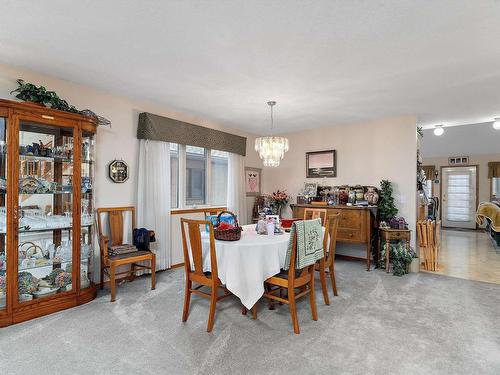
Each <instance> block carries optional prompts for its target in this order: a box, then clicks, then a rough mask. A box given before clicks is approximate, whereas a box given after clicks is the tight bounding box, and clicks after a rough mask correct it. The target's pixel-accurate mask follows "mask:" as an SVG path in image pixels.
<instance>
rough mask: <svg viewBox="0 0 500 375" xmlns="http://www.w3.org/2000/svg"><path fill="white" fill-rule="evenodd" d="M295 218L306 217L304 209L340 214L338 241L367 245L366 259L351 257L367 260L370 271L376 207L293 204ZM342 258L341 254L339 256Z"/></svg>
mask: <svg viewBox="0 0 500 375" xmlns="http://www.w3.org/2000/svg"><path fill="white" fill-rule="evenodd" d="M290 207H291V208H292V211H293V217H296V218H302V217H304V208H306V207H309V208H326V209H327V210H328V212H331V213H332V214H335V213H338V212H339V213H340V222H339V227H338V230H337V241H338V242H347V243H359V244H366V257H364V258H358V257H350V258H356V259H364V260H366V270H367V271H369V270H370V263H371V249H372V232H373V223H374V219H375V217H374V215H373V214H372V211H374V210H376V207H357V206H320V205H311V204H291V205H290ZM339 256H340V254H339Z"/></svg>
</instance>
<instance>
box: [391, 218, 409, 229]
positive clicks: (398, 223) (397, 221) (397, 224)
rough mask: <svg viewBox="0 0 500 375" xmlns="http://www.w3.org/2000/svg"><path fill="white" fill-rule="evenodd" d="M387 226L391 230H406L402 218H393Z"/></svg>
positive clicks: (406, 226) (406, 225)
mask: <svg viewBox="0 0 500 375" xmlns="http://www.w3.org/2000/svg"><path fill="white" fill-rule="evenodd" d="M389 225H390V227H391V228H392V229H408V223H407V222H406V220H405V218H404V217H394V218H392V219H391V220H390V222H389Z"/></svg>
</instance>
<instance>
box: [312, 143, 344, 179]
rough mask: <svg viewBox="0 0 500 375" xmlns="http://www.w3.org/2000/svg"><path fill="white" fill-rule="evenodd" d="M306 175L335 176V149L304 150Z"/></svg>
mask: <svg viewBox="0 0 500 375" xmlns="http://www.w3.org/2000/svg"><path fill="white" fill-rule="evenodd" d="M306 177H307V178H319V177H337V150H328V151H314V152H306Z"/></svg>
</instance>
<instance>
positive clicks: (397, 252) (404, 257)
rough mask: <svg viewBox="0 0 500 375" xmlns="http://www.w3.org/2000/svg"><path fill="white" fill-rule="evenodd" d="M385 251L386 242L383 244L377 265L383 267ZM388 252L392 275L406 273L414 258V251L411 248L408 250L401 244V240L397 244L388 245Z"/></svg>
mask: <svg viewBox="0 0 500 375" xmlns="http://www.w3.org/2000/svg"><path fill="white" fill-rule="evenodd" d="M386 251H387V244H384V247H383V249H382V252H381V256H380V260H379V267H380V268H385V252H386ZM390 251H391V252H390V254H389V260H390V262H391V263H392V273H393V275H394V276H403V275H406V274H407V273H408V268H409V266H410V264H411V262H412V260H413V258H415V252H414V251H413V250H411V249H410V250H408V249H407V248H406V246H403V244H402V243H401V242H399V243H398V244H397V245H395V244H391V245H390Z"/></svg>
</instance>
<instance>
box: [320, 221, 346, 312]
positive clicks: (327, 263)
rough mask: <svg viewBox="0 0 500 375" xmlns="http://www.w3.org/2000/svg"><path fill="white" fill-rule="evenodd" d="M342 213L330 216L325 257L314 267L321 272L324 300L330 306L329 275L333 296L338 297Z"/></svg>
mask: <svg viewBox="0 0 500 375" xmlns="http://www.w3.org/2000/svg"><path fill="white" fill-rule="evenodd" d="M339 220H340V213H337V214H335V215H328V218H327V220H326V225H325V234H324V237H323V249H324V250H325V256H324V257H323V258H321V259H320V260H319V261H318V262H317V263H316V264H315V266H314V269H315V270H316V271H317V272H319V280H320V282H321V289H322V291H323V299H324V300H325V304H326V305H329V304H330V299H329V298H328V287H327V275H328V276H329V278H330V281H331V284H332V290H333V295H334V296H337V295H338V294H337V284H336V282H335V268H334V264H335V249H336V247H337V228H338V226H339Z"/></svg>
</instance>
